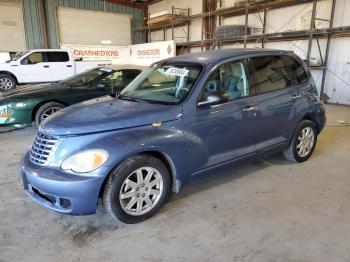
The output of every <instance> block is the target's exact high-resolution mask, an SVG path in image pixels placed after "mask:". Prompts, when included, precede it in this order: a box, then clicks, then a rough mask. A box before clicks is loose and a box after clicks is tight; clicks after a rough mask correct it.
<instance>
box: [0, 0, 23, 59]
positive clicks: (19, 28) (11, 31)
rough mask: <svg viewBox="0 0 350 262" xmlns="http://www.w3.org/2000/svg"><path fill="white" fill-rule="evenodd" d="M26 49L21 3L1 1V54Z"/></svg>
mask: <svg viewBox="0 0 350 262" xmlns="http://www.w3.org/2000/svg"><path fill="white" fill-rule="evenodd" d="M25 49H26V42H25V34H24V26H23V16H22V9H21V3H20V2H19V1H1V0H0V52H18V51H24V50H25Z"/></svg>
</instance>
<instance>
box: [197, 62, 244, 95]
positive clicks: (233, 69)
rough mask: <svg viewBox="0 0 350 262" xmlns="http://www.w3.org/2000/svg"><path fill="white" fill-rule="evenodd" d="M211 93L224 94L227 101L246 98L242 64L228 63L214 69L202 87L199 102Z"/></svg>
mask: <svg viewBox="0 0 350 262" xmlns="http://www.w3.org/2000/svg"><path fill="white" fill-rule="evenodd" d="M212 92H225V93H226V94H227V96H228V100H229V101H232V100H234V99H238V98H242V97H245V96H248V95H249V87H248V83H247V76H246V72H245V66H244V62H243V61H233V62H228V63H225V64H223V65H220V66H219V67H218V68H217V69H215V71H214V72H213V73H212V74H211V75H210V76H209V78H208V80H207V81H206V83H205V85H204V87H203V90H202V93H201V100H202V101H203V100H205V99H206V98H207V97H208V95H209V94H210V93H212Z"/></svg>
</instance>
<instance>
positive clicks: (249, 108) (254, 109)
mask: <svg viewBox="0 0 350 262" xmlns="http://www.w3.org/2000/svg"><path fill="white" fill-rule="evenodd" d="M257 109H258V108H257V107H256V106H249V107H246V108H243V112H250V111H256V110H257Z"/></svg>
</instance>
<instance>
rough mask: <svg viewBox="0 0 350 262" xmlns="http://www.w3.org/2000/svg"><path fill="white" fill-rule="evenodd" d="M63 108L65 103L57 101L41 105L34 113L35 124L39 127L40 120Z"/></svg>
mask: <svg viewBox="0 0 350 262" xmlns="http://www.w3.org/2000/svg"><path fill="white" fill-rule="evenodd" d="M63 108H65V105H63V104H61V103H58V102H48V103H45V104H43V105H41V106H40V107H39V109H38V110H37V111H36V113H35V124H36V126H37V127H39V125H40V124H41V122H42V121H44V120H45V119H46V118H48V117H49V116H51V115H52V114H54V113H56V112H57V111H59V110H61V109H63Z"/></svg>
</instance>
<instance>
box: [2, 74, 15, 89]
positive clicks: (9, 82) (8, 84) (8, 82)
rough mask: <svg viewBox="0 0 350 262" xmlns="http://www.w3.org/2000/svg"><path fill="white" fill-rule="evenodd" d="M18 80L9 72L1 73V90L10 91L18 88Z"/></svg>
mask: <svg viewBox="0 0 350 262" xmlns="http://www.w3.org/2000/svg"><path fill="white" fill-rule="evenodd" d="M16 84H17V83H16V80H15V79H14V78H13V77H12V76H10V75H7V74H0V91H9V90H12V89H15V88H16Z"/></svg>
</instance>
